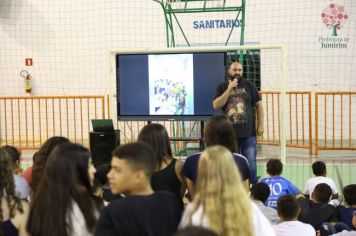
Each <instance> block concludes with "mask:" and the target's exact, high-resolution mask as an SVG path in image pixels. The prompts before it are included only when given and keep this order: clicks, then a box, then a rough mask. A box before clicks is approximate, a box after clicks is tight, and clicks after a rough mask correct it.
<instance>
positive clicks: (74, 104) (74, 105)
mask: <svg viewBox="0 0 356 236" xmlns="http://www.w3.org/2000/svg"><path fill="white" fill-rule="evenodd" d="M75 107H76V103H75V98H73V116H74V120H73V121H74V142H77V120H76V119H77V116H76V114H75V113H76V109H75Z"/></svg>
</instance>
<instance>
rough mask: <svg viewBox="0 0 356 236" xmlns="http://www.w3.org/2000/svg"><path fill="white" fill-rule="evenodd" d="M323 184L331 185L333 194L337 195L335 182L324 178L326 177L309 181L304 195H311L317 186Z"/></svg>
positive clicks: (318, 177)
mask: <svg viewBox="0 0 356 236" xmlns="http://www.w3.org/2000/svg"><path fill="white" fill-rule="evenodd" d="M321 183H324V184H327V185H329V186H330V188H331V190H332V192H333V194H336V193H337V189H336V185H335V182H334V180H332V179H330V178H328V177H324V176H317V177H314V178H310V179H308V180H307V183H306V185H305V190H304V193H305V194H308V195H311V194H312V192H313V191H314V188H315V186H317V185H318V184H321Z"/></svg>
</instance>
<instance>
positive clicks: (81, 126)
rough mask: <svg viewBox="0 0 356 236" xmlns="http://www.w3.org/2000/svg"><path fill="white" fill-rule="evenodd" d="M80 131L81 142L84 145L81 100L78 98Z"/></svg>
mask: <svg viewBox="0 0 356 236" xmlns="http://www.w3.org/2000/svg"><path fill="white" fill-rule="evenodd" d="M80 129H81V136H82V137H81V140H82V144H84V137H83V136H84V132H83V98H80Z"/></svg>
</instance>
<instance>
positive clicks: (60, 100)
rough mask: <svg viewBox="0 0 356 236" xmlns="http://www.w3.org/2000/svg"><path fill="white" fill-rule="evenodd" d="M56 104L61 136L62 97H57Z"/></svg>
mask: <svg viewBox="0 0 356 236" xmlns="http://www.w3.org/2000/svg"><path fill="white" fill-rule="evenodd" d="M58 105H59V134H60V135H61V136H63V133H62V131H63V130H62V99H61V98H58Z"/></svg>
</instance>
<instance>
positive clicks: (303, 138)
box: [302, 94, 305, 146]
mask: <svg viewBox="0 0 356 236" xmlns="http://www.w3.org/2000/svg"><path fill="white" fill-rule="evenodd" d="M304 129H305V127H304V94H302V140H303V146H304V145H305V137H304V135H305V133H304Z"/></svg>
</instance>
